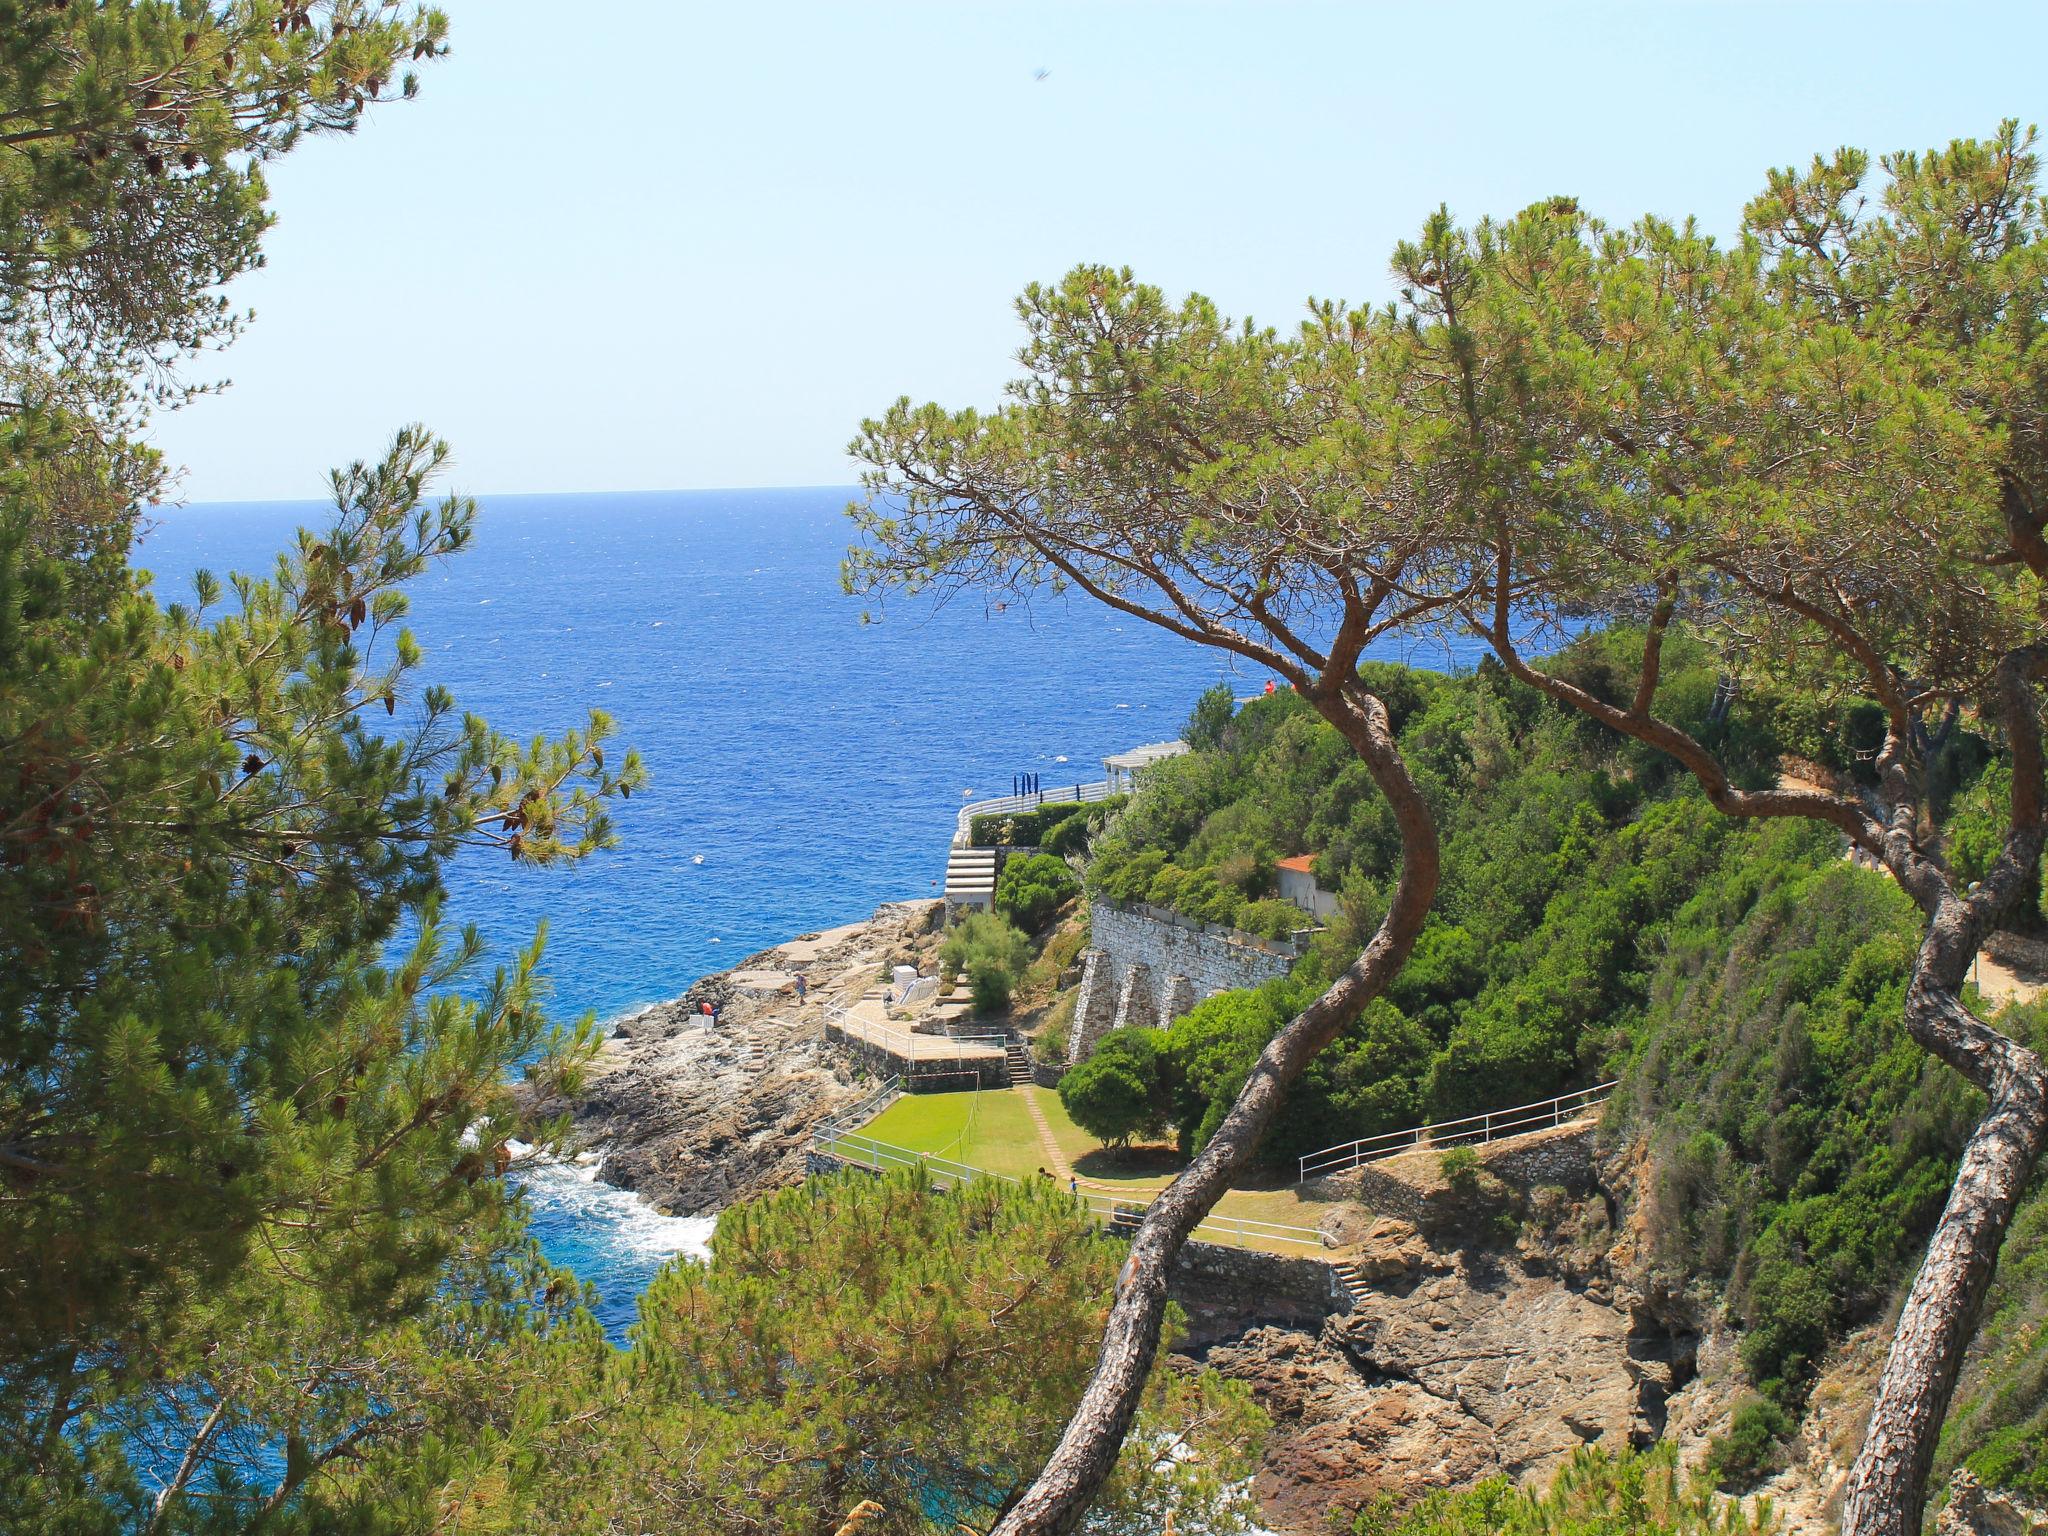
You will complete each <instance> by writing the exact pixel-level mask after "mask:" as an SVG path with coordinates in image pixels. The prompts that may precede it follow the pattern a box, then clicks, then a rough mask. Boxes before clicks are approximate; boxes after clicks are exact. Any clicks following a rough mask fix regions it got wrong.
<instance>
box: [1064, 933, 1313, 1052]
mask: <svg viewBox="0 0 2048 1536" xmlns="http://www.w3.org/2000/svg"><path fill="white" fill-rule="evenodd" d="M1088 937H1089V942H1090V943H1091V944H1092V945H1093V946H1094V947H1093V948H1091V949H1089V950H1088V951H1087V953H1086V954H1085V955H1084V956H1083V957H1082V965H1081V992H1080V996H1079V997H1078V998H1077V999H1076V1000H1075V1006H1074V1022H1073V1025H1072V1027H1071V1031H1070V1034H1069V1038H1068V1045H1067V1061H1068V1064H1069V1065H1072V1064H1073V1063H1074V1062H1077V1061H1080V1060H1082V1059H1083V1058H1084V1057H1085V1056H1087V1054H1088V1053H1089V1052H1090V1051H1092V1050H1094V1049H1095V1042H1096V1041H1097V1040H1100V1039H1101V1038H1102V1037H1103V1035H1104V1034H1106V1033H1107V1032H1108V1031H1110V1030H1112V1029H1123V1028H1126V1027H1128V1026H1131V1025H1142V1026H1144V1027H1147V1028H1152V1029H1161V1028H1164V1027H1165V1026H1166V1025H1168V1024H1170V1023H1172V1022H1173V1021H1174V1020H1175V1019H1177V1018H1179V1017H1180V1016H1181V1015H1182V1014H1184V1013H1186V1012H1187V1011H1188V1010H1189V1009H1190V1008H1192V1007H1194V1006H1195V1004H1196V1003H1198V1002H1200V1001H1201V1000H1202V999H1203V998H1205V997H1208V996H1210V995H1212V994H1214V993H1217V992H1233V991H1236V990H1237V989H1238V988H1240V987H1256V986H1259V985H1260V984H1262V983H1264V982H1268V981H1271V980H1272V979H1273V978H1274V977H1276V976H1285V975H1286V974H1287V973H1288V972H1289V971H1290V970H1292V969H1293V968H1294V962H1295V960H1296V959H1298V958H1299V957H1300V953H1301V946H1300V944H1299V942H1297V941H1290V940H1285V939H1262V938H1258V937H1256V936H1255V935H1252V934H1248V933H1240V932H1238V931H1237V930H1236V929H1234V928H1223V927H1219V926H1218V925H1217V924H1215V923H1204V922H1199V921H1197V920H1196V919H1194V918H1190V917H1183V916H1181V915H1180V914H1179V913H1177V912H1170V911H1168V910H1167V909H1166V908H1164V907H1155V906H1151V905H1149V904H1147V903H1143V902H1131V903H1125V902H1119V901H1111V900H1110V899H1109V898H1108V897H1105V896H1101V895H1096V896H1092V897H1091V898H1090V901H1089V909H1088Z"/></svg>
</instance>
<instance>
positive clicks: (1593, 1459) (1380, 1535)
mask: <svg viewBox="0 0 2048 1536" xmlns="http://www.w3.org/2000/svg"><path fill="white" fill-rule="evenodd" d="M1778 1529H1780V1527H1779V1525H1778V1523H1777V1522H1776V1521H1775V1520H1774V1519H1773V1518H1772V1516H1771V1513H1770V1510H1769V1508H1768V1506H1766V1505H1757V1506H1745V1505H1743V1504H1741V1503H1738V1502H1737V1501H1735V1500H1732V1499H1725V1498H1721V1497H1719V1496H1717V1495H1716V1494H1715V1492H1714V1490H1713V1488H1712V1487H1711V1486H1710V1485H1708V1484H1707V1483H1706V1482H1704V1481H1702V1480H1701V1479H1698V1478H1688V1477H1687V1476H1686V1475H1685V1474H1684V1473H1683V1472H1681V1471H1680V1470H1679V1467H1678V1458H1677V1456H1676V1454H1675V1453H1674V1452H1673V1451H1672V1450H1671V1448H1669V1447H1662V1446H1660V1447H1658V1448H1657V1449H1655V1450H1652V1451H1648V1452H1643V1453H1637V1452H1633V1451H1624V1452H1622V1453H1620V1454H1619V1455H1610V1454H1608V1453H1607V1452H1604V1451H1600V1450H1596V1449H1594V1448H1592V1447H1587V1448H1586V1449H1584V1450H1581V1451H1579V1452H1577V1453H1576V1454H1575V1455H1574V1456H1573V1457H1572V1459H1571V1460H1570V1461H1569V1462H1568V1463H1566V1464H1565V1466H1564V1468H1563V1469H1562V1470H1561V1471H1559V1472H1558V1474H1557V1476H1556V1477H1555V1478H1554V1479H1553V1480H1552V1482H1551V1485H1550V1487H1549V1488H1548V1489H1546V1490H1544V1491H1542V1492H1523V1491H1520V1490H1518V1489H1517V1488H1516V1487H1515V1485H1514V1484H1513V1483H1511V1482H1510V1481H1509V1480H1508V1479H1507V1478H1504V1477H1493V1478H1488V1479H1487V1480H1486V1481H1485V1482H1483V1483H1481V1484H1479V1485H1478V1486H1477V1487H1475V1488H1470V1489H1467V1490H1465V1491H1463V1492H1460V1493H1451V1492H1439V1493H1433V1494H1431V1495H1430V1496H1429V1497H1427V1498H1425V1499H1424V1500H1422V1502H1421V1503H1420V1504H1418V1505H1416V1506H1415V1507H1414V1508H1413V1509H1411V1510H1409V1511H1407V1512H1406V1513H1405V1514H1403V1513H1399V1512H1398V1511H1397V1506H1396V1505H1395V1502H1394V1501H1393V1500H1391V1499H1390V1500H1387V1501H1386V1502H1385V1503H1384V1504H1383V1505H1382V1506H1380V1507H1378V1508H1375V1509H1370V1510H1367V1511H1365V1512H1364V1513H1363V1514H1361V1515H1360V1516H1358V1518H1357V1519H1356V1521H1355V1522H1354V1523H1353V1525H1352V1536H1768V1533H1770V1532H1772V1531H1776V1530H1778Z"/></svg>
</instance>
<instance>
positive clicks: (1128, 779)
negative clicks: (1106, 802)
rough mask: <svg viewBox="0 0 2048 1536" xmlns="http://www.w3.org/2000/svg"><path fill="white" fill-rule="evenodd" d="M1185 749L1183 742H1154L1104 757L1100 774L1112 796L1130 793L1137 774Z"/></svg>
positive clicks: (1186, 745) (1177, 754) (1177, 755)
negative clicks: (1106, 781)
mask: <svg viewBox="0 0 2048 1536" xmlns="http://www.w3.org/2000/svg"><path fill="white" fill-rule="evenodd" d="M1187 749H1188V744H1187V743H1186V742H1184V741H1155V742H1151V743H1149V744H1148V745H1146V746H1142V747H1133V748H1131V750H1130V751H1128V752H1119V753H1117V755H1116V756H1114V757H1105V758H1104V759H1103V760H1102V773H1103V777H1105V778H1106V779H1108V780H1109V792H1110V793H1111V794H1112V795H1122V794H1128V793H1130V790H1131V788H1132V786H1133V785H1134V784H1136V782H1137V778H1138V775H1139V773H1141V772H1142V771H1143V770H1145V769H1147V768H1149V767H1151V766H1152V765H1153V764H1154V763H1157V762H1163V761H1164V760H1165V759H1167V758H1169V757H1179V756H1180V755H1181V753H1183V752H1185V751H1187Z"/></svg>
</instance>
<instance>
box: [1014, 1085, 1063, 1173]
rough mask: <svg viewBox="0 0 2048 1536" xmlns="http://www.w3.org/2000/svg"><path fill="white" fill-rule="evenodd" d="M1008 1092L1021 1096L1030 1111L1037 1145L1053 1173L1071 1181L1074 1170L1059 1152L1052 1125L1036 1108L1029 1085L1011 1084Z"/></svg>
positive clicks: (1034, 1098) (1035, 1098)
mask: <svg viewBox="0 0 2048 1536" xmlns="http://www.w3.org/2000/svg"><path fill="white" fill-rule="evenodd" d="M1010 1092H1012V1093H1015V1094H1021V1095H1022V1096H1023V1099H1024V1107H1025V1108H1026V1109H1028V1110H1029V1111H1031V1121H1032V1123H1033V1124H1034V1125H1036V1126H1037V1127H1038V1145H1039V1149H1040V1150H1041V1151H1043V1152H1044V1153H1045V1155H1046V1157H1047V1159H1048V1160H1049V1161H1050V1162H1051V1163H1052V1167H1053V1171H1054V1172H1055V1173H1057V1174H1058V1175H1059V1176H1060V1177H1061V1178H1063V1179H1071V1178H1072V1177H1073V1176H1074V1170H1073V1168H1072V1166H1071V1165H1069V1163H1068V1162H1067V1154H1066V1153H1064V1152H1062V1151H1061V1150H1060V1144H1059V1142H1058V1141H1056V1140H1055V1139H1054V1138H1053V1134H1052V1124H1051V1122H1050V1121H1048V1120H1047V1119H1046V1118H1045V1111H1044V1110H1042V1109H1040V1108H1039V1107H1038V1095H1037V1094H1035V1093H1033V1092H1032V1091H1031V1085H1030V1084H1029V1083H1012V1084H1010Z"/></svg>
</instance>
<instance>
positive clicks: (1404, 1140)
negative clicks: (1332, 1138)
mask: <svg viewBox="0 0 2048 1536" xmlns="http://www.w3.org/2000/svg"><path fill="white" fill-rule="evenodd" d="M1618 1082H1619V1079H1616V1082H1610V1083H1596V1084H1594V1085H1593V1086H1592V1087H1591V1088H1580V1089H1578V1090H1576V1091H1575V1092H1572V1093H1561V1094H1559V1095H1558V1096H1557V1097H1556V1098H1554V1099H1544V1100H1543V1101H1541V1102H1540V1103H1536V1104H1517V1105H1515V1106H1514V1107H1513V1108H1512V1109H1494V1110H1488V1111H1487V1112H1486V1113H1484V1114H1479V1115H1465V1116H1463V1117H1461V1118H1459V1119H1456V1120H1439V1121H1437V1122H1436V1123H1435V1124H1434V1125H1417V1126H1411V1127H1410V1128H1409V1129H1407V1130H1405V1131H1387V1132H1384V1133H1383V1134H1381V1135H1378V1136H1367V1137H1365V1138H1364V1139H1362V1140H1359V1141H1347V1142H1345V1143H1343V1144H1342V1145H1341V1146H1335V1147H1324V1148H1323V1149H1322V1150H1321V1151H1320V1152H1311V1153H1309V1154H1308V1156H1306V1157H1304V1158H1302V1159H1301V1173H1300V1178H1299V1179H1297V1180H1296V1182H1297V1183H1299V1182H1300V1181H1301V1180H1302V1179H1313V1178H1321V1177H1323V1176H1325V1175H1327V1174H1332V1173H1344V1172H1347V1171H1348V1170H1350V1169H1353V1168H1357V1167H1360V1166H1362V1165H1364V1164H1366V1163H1372V1162H1377V1161H1379V1159H1381V1158H1383V1157H1393V1156H1394V1155H1396V1154H1397V1153H1401V1152H1412V1151H1414V1150H1415V1149H1416V1148H1417V1147H1425V1146H1426V1147H1462V1146H1470V1145H1472V1144H1473V1143H1474V1142H1482V1143H1483V1142H1489V1141H1499V1140H1500V1139H1502V1138H1503V1137H1506V1136H1521V1135H1526V1134H1527V1133H1528V1132H1530V1131H1543V1130H1549V1129H1550V1128H1551V1127H1552V1126H1558V1125H1563V1124H1564V1123H1565V1122H1566V1121H1568V1120H1576V1119H1578V1118H1579V1116H1581V1115H1583V1114H1584V1113H1585V1112H1586V1111H1587V1110H1589V1109H1597V1108H1598V1107H1599V1106H1600V1105H1602V1104H1605V1103H1606V1102H1607V1100H1608V1099H1609V1098H1610V1097H1611V1096H1612V1095H1613V1093H1614V1089H1615V1086H1616V1083H1618Z"/></svg>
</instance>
